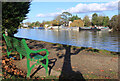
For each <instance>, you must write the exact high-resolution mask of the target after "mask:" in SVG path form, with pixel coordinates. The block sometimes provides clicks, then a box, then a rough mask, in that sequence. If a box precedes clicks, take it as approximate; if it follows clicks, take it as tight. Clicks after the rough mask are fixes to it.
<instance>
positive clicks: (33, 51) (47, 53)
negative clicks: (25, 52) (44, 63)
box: [31, 49, 49, 56]
mask: <svg viewBox="0 0 120 81" xmlns="http://www.w3.org/2000/svg"><path fill="white" fill-rule="evenodd" d="M41 51H46V55H45V56H48V55H49V52H48V50H47V49H40V50H36V51H35V50H31V53H39V52H41Z"/></svg>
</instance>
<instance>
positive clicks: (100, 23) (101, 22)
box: [96, 15, 104, 26]
mask: <svg viewBox="0 0 120 81" xmlns="http://www.w3.org/2000/svg"><path fill="white" fill-rule="evenodd" d="M103 18H104V16H102V15H101V16H98V18H97V24H96V25H98V26H103Z"/></svg>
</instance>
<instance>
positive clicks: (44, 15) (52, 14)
mask: <svg viewBox="0 0 120 81" xmlns="http://www.w3.org/2000/svg"><path fill="white" fill-rule="evenodd" d="M60 14H61V13H60V12H56V13H49V14H38V15H37V17H55V16H58V15H60Z"/></svg>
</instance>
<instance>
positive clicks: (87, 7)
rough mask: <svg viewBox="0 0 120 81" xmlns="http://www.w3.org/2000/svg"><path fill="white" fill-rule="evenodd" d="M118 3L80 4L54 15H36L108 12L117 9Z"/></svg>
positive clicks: (42, 15) (40, 15)
mask: <svg viewBox="0 0 120 81" xmlns="http://www.w3.org/2000/svg"><path fill="white" fill-rule="evenodd" d="M118 2H119V1H112V2H108V3H101V4H98V3H91V4H83V3H80V4H78V5H76V6H75V7H72V8H69V9H66V10H61V12H56V13H48V14H38V15H37V17H55V16H57V15H60V14H61V13H62V12H70V13H88V12H101V11H108V10H117V9H118Z"/></svg>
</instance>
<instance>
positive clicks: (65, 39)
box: [15, 29, 120, 52]
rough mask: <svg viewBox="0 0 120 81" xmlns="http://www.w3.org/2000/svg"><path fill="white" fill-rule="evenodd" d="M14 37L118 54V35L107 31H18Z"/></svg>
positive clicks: (119, 46) (119, 37)
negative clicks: (91, 48)
mask: <svg viewBox="0 0 120 81" xmlns="http://www.w3.org/2000/svg"><path fill="white" fill-rule="evenodd" d="M15 36H16V37H20V38H28V39H32V40H40V41H46V42H52V43H60V44H67V45H73V46H83V47H93V48H96V49H105V50H109V51H115V52H119V50H118V49H119V48H120V45H118V43H119V41H118V40H119V39H120V36H119V33H109V32H108V31H97V32H95V31H70V30H69V31H68V30H61V31H53V30H40V29H19V30H18V33H17V34H15Z"/></svg>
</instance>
